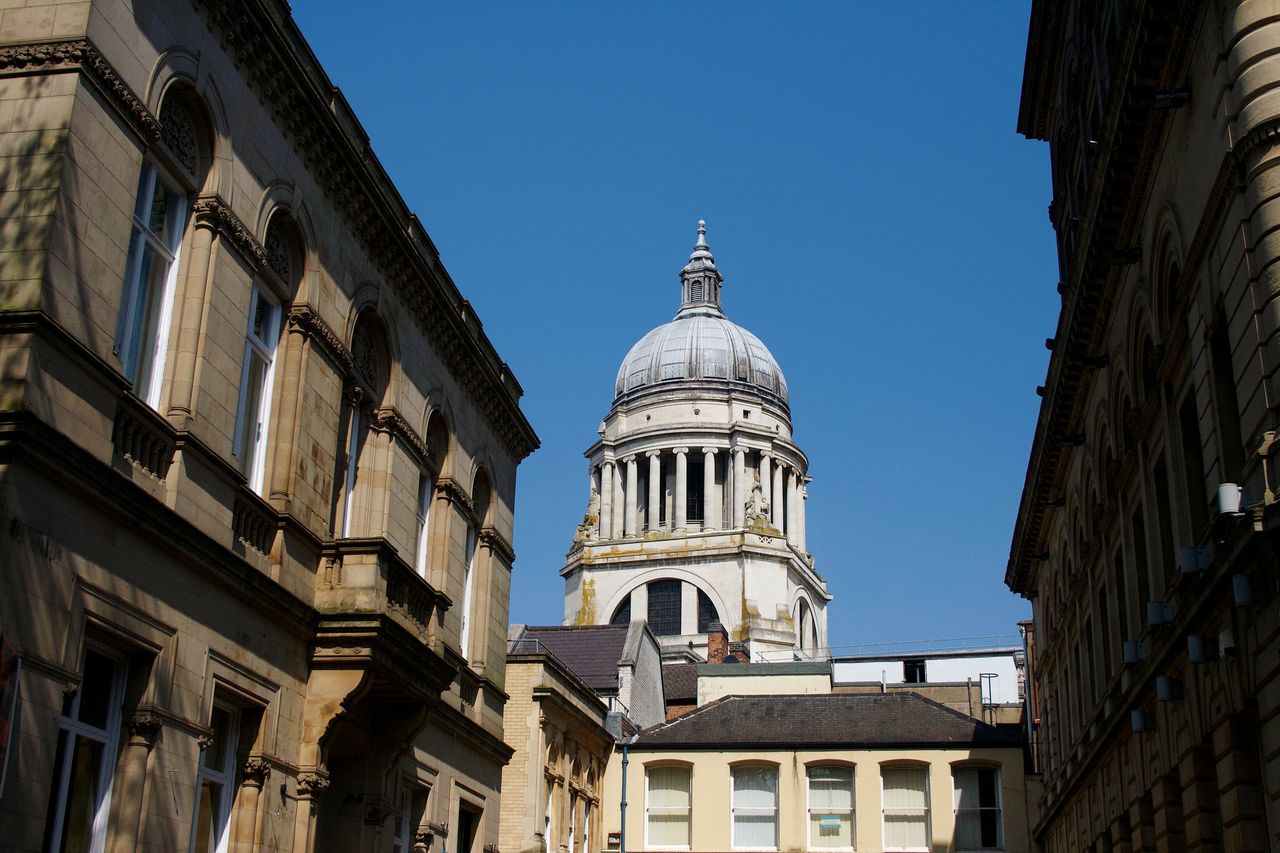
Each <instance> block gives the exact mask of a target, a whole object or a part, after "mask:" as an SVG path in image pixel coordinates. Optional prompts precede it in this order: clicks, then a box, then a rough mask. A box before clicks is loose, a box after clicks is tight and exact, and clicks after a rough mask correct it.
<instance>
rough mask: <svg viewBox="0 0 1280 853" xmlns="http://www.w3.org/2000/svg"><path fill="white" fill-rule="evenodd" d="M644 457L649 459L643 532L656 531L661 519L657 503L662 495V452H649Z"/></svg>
mask: <svg viewBox="0 0 1280 853" xmlns="http://www.w3.org/2000/svg"><path fill="white" fill-rule="evenodd" d="M644 455H645V456H648V457H649V513H648V515H649V517H648V518H646V519H645V526H644V527H645V530H657V529H658V527H659V524H658V519H659V518H660V517H661V513H660V512H659V511H658V501H659V500H660V497H661V494H662V451H661V450H649V451H646V452H645V454H644Z"/></svg>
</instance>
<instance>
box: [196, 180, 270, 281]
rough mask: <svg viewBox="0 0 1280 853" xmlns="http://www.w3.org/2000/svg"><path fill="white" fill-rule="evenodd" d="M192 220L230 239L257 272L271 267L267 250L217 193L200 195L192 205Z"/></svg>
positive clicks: (197, 224)
mask: <svg viewBox="0 0 1280 853" xmlns="http://www.w3.org/2000/svg"><path fill="white" fill-rule="evenodd" d="M191 216H192V221H193V222H194V223H195V225H196V226H201V225H203V226H205V227H206V228H209V229H211V230H212V231H214V232H215V233H216V234H218V235H219V236H220V237H223V238H225V239H226V240H228V241H229V242H230V243H231V245H232V246H233V247H234V248H235V250H236V251H237V252H239V253H240V254H241V256H242V257H244V259H245V260H247V261H248V262H249V263H250V265H251V266H253V268H254V271H255V272H261V271H263V270H266V269H270V267H268V266H267V250H266V249H264V248H262V244H261V243H259V242H258V238H257V237H255V236H253V232H252V231H250V230H249V228H248V226H247V225H245V224H244V223H243V222H242V221H241V220H240V217H238V216H236V214H235V211H233V210H232V209H231V206H230V205H229V204H227V203H226V202H225V201H223V200H222V199H221V198H219V197H218V196H216V195H205V196H200V197H199V198H198V199H196V202H195V204H193V205H191Z"/></svg>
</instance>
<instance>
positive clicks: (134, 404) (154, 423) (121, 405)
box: [111, 393, 177, 480]
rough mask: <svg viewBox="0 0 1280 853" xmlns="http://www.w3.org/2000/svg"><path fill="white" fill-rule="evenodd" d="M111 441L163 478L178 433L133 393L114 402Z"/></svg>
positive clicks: (143, 467) (149, 471) (175, 444)
mask: <svg viewBox="0 0 1280 853" xmlns="http://www.w3.org/2000/svg"><path fill="white" fill-rule="evenodd" d="M111 443H112V445H113V446H114V447H115V449H116V452H117V453H119V454H120V455H121V456H122V457H123V458H124V459H126V460H128V461H129V462H132V463H133V464H134V465H136V466H138V467H139V468H141V469H142V470H143V471H145V472H147V473H148V474H150V475H151V476H152V477H155V478H156V479H157V480H163V479H164V478H165V476H166V475H167V474H168V473H169V466H170V465H171V464H173V455H174V451H175V450H176V449H177V434H176V433H175V432H174V430H173V427H172V426H170V425H169V422H168V421H166V420H165V419H164V418H162V417H160V416H159V415H158V414H156V413H155V412H153V411H152V410H151V408H150V407H149V406H147V404H146V403H143V402H142V401H141V400H139V399H138V398H137V397H134V396H133V395H132V394H129V393H125V394H123V395H121V397H120V400H119V402H117V403H116V417H115V422H114V424H113V425H112V428H111Z"/></svg>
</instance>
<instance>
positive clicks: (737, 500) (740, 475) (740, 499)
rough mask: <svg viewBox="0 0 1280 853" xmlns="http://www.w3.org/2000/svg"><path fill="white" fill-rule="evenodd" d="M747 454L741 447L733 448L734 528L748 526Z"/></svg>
mask: <svg viewBox="0 0 1280 853" xmlns="http://www.w3.org/2000/svg"><path fill="white" fill-rule="evenodd" d="M746 481H747V452H746V450H744V449H743V448H741V447H735V448H733V526H734V527H736V528H743V527H746V526H747V494H746Z"/></svg>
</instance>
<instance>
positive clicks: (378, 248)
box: [194, 0, 539, 461]
mask: <svg viewBox="0 0 1280 853" xmlns="http://www.w3.org/2000/svg"><path fill="white" fill-rule="evenodd" d="M194 2H195V5H196V6H197V8H199V9H201V10H202V11H203V13H204V15H205V19H206V22H207V24H208V26H209V28H210V29H211V30H213V31H214V32H216V33H217V34H218V35H219V36H220V38H221V41H222V44H223V47H224V49H225V50H226V51H227V53H228V54H229V55H230V56H232V57H233V58H234V59H235V62H236V64H237V66H238V67H239V68H240V70H241V71H242V73H243V74H244V76H245V79H246V80H247V81H248V82H249V83H250V85H252V86H253V87H254V88H256V89H257V91H258V94H259V96H260V97H261V98H262V99H263V101H264V102H266V103H268V104H270V105H271V111H272V113H273V114H274V116H275V119H276V122H277V125H278V127H279V128H280V130H281V132H283V133H284V134H285V135H286V136H287V137H289V138H290V140H291V141H292V142H293V144H294V145H295V147H296V148H297V150H298V151H299V152H300V155H301V156H302V158H303V160H304V161H305V162H306V164H307V167H308V168H309V169H310V170H311V172H312V174H313V175H314V176H315V178H316V182H317V183H318V184H319V185H320V186H321V187H323V188H324V189H325V191H326V192H327V193H328V195H329V198H330V199H331V201H332V203H333V204H334V206H335V207H336V208H337V209H338V210H340V211H341V212H342V213H343V214H345V217H346V220H347V222H348V223H349V224H350V226H351V228H352V232H353V233H354V234H355V235H356V236H357V237H358V238H359V240H360V242H361V243H362V244H363V246H364V248H365V251H366V252H367V253H368V255H369V258H370V259H371V260H372V261H373V263H374V264H375V265H376V266H377V268H378V269H379V271H380V272H381V273H382V275H383V277H384V278H385V279H386V281H387V282H388V283H390V284H391V285H393V286H394V287H395V289H396V291H397V292H398V294H399V296H400V298H401V299H402V301H403V303H404V305H405V306H406V307H407V309H408V310H409V311H410V312H412V314H413V315H414V317H415V319H416V321H417V323H418V324H419V326H420V327H421V328H422V329H423V331H424V332H425V334H426V337H427V340H428V341H429V342H430V344H431V346H432V347H433V348H434V349H435V350H436V352H437V353H438V354H439V355H440V357H441V360H442V361H443V362H444V364H445V367H446V368H447V369H448V370H449V371H450V373H452V374H453V375H454V376H455V377H457V379H458V380H459V383H460V384H461V385H462V387H463V388H464V389H466V391H467V392H468V393H469V395H470V397H471V400H472V401H473V403H474V404H475V406H476V408H477V409H478V410H479V411H480V412H481V414H482V415H483V416H484V417H485V419H486V420H487V421H488V422H489V424H490V425H491V426H492V427H493V429H494V431H495V433H496V434H497V435H498V437H499V438H500V439H501V440H502V442H503V444H504V445H505V446H506V448H507V450H508V451H509V452H510V453H511V455H512V456H513V457H515V459H516V460H517V461H519V460H520V459H523V458H524V457H525V456H527V455H528V454H529V453H532V452H533V451H534V450H536V449H537V448H538V445H539V442H538V437H537V435H536V434H535V433H534V431H533V428H532V427H531V426H530V425H529V422H528V420H527V419H526V418H525V416H524V413H523V412H521V411H520V406H519V397H520V395H521V394H522V393H523V391H522V390H521V389H520V386H519V383H518V382H516V380H515V378H514V376H512V375H511V373H510V370H509V368H508V367H507V365H506V364H505V363H503V362H502V360H501V359H500V358H499V356H498V354H497V352H496V351H495V350H494V349H493V346H492V344H491V343H490V342H489V340H488V338H487V336H485V334H484V331H483V327H482V326H481V324H480V321H479V320H478V318H476V316H475V314H474V312H473V311H472V310H471V306H470V304H469V303H467V301H466V300H465V299H464V298H463V297H462V295H461V294H460V293H459V292H458V290H457V287H456V285H454V284H453V281H452V280H451V279H450V278H449V275H448V273H447V272H446V271H445V269H444V268H443V266H441V264H440V260H439V253H438V252H437V251H436V248H435V246H434V245H433V244H432V243H431V239H430V237H429V236H428V235H427V233H426V231H425V230H424V229H423V228H422V226H421V224H420V223H419V222H418V220H417V218H416V217H414V216H413V215H412V214H411V213H410V212H409V210H408V208H407V206H406V205H405V204H404V201H403V199H401V197H400V195H399V193H398V191H397V190H396V188H395V186H394V185H393V184H392V183H391V181H390V179H389V178H388V177H387V175H386V173H385V172H384V171H383V169H382V168H381V165H380V164H379V163H378V161H377V158H376V157H375V156H374V154H373V152H372V150H371V149H370V148H369V141H368V137H367V136H365V134H364V132H363V130H362V129H361V128H360V126H359V122H358V121H357V120H356V118H355V116H354V114H353V113H352V112H351V110H350V107H349V106H348V105H347V104H346V102H345V100H344V99H343V98H342V96H341V94H340V93H339V92H338V90H337V89H336V88H335V87H334V86H333V84H332V82H331V81H329V79H328V78H327V77H326V76H325V74H324V72H323V70H322V69H321V68H320V67H319V65H318V64H317V63H316V61H315V58H314V57H313V56H312V54H311V52H310V51H309V50H308V49H307V47H306V44H305V42H304V40H303V38H302V36H301V33H299V32H298V30H297V27H296V26H295V25H294V24H293V22H292V20H291V19H289V18H288V17H287V13H286V14H282V13H281V12H280V11H279V10H278V9H277V8H276V7H275V5H274V4H267V3H265V2H262V0H258V2H236V1H235V0H194Z"/></svg>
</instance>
